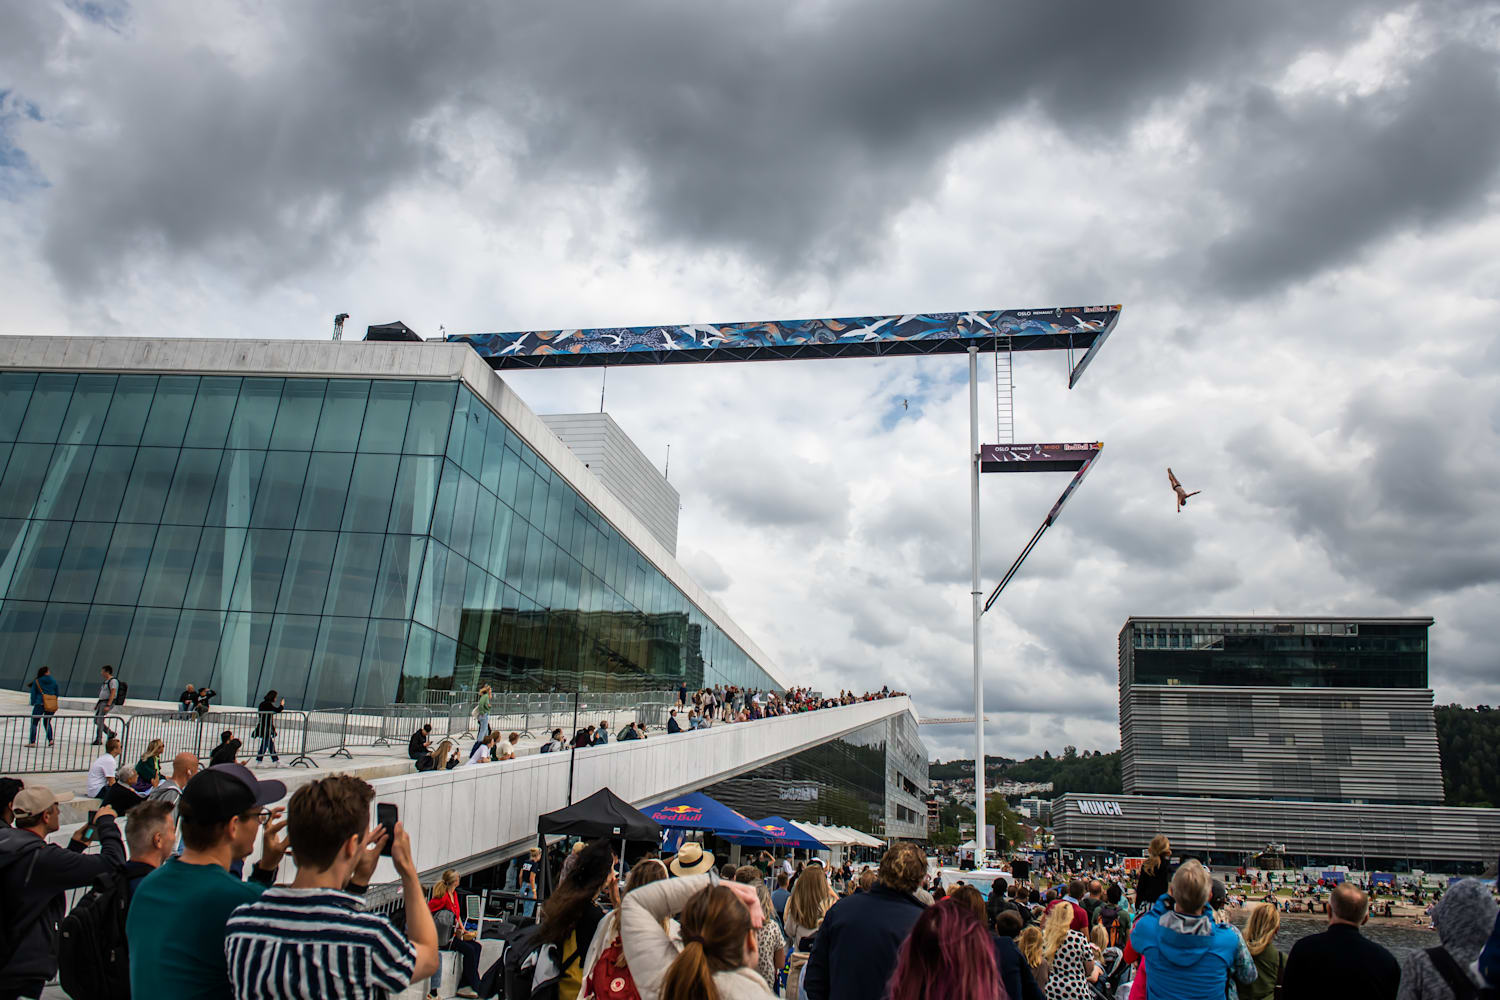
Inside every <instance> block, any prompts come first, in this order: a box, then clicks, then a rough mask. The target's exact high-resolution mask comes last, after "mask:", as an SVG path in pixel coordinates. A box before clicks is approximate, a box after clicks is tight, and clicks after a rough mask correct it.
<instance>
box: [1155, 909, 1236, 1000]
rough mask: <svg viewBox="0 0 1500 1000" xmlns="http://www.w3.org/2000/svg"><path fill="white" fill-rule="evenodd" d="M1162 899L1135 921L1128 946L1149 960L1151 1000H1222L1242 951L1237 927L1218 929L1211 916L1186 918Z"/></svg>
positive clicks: (1205, 912)
mask: <svg viewBox="0 0 1500 1000" xmlns="http://www.w3.org/2000/svg"><path fill="white" fill-rule="evenodd" d="M1168 898H1169V897H1166V896H1163V897H1161V898H1160V899H1158V900H1157V901H1156V903H1155V904H1154V905H1153V906H1152V907H1151V911H1150V912H1149V913H1145V914H1143V915H1142V916H1141V918H1140V919H1139V920H1137V921H1136V923H1135V927H1134V928H1132V929H1131V932H1130V943H1131V945H1132V946H1133V947H1134V948H1135V950H1136V951H1138V952H1140V953H1141V955H1142V956H1144V957H1145V959H1146V988H1147V989H1148V990H1149V991H1150V998H1151V1000H1224V991H1225V985H1226V984H1227V983H1228V981H1229V975H1230V971H1231V970H1232V969H1233V968H1234V964H1235V958H1236V957H1237V956H1238V954H1239V950H1240V935H1239V932H1238V931H1236V930H1235V929H1234V928H1233V927H1221V926H1219V925H1218V924H1216V923H1214V916H1213V910H1211V909H1209V908H1207V907H1204V909H1203V913H1202V914H1201V915H1198V916H1184V915H1183V914H1180V913H1178V912H1177V911H1175V910H1173V909H1171V906H1170V904H1169V902H1168Z"/></svg>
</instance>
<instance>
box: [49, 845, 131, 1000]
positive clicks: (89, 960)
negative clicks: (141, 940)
mask: <svg viewBox="0 0 1500 1000" xmlns="http://www.w3.org/2000/svg"><path fill="white" fill-rule="evenodd" d="M129 911H130V880H129V879H128V878H126V876H125V873H124V872H123V871H112V872H106V873H105V874H104V875H102V876H100V877H99V880H98V881H97V882H95V883H94V888H93V889H91V890H90V891H89V892H88V894H87V895H85V896H84V897H83V898H82V899H80V900H79V901H78V902H77V903H74V904H73V908H72V909H71V910H69V911H68V915H67V916H65V917H63V919H62V924H61V929H60V931H59V933H58V936H57V967H58V971H59V972H60V973H61V975H62V988H63V989H64V990H66V991H67V993H68V996H70V997H73V998H74V1000H115V998H117V997H118V998H120V1000H128V998H129V997H130V951H129V948H128V947H127V946H126V941H125V915H126V914H127V913H128V912H129Z"/></svg>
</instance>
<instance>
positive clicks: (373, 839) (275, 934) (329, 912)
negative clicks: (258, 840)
mask: <svg viewBox="0 0 1500 1000" xmlns="http://www.w3.org/2000/svg"><path fill="white" fill-rule="evenodd" d="M374 797H375V789H373V788H371V787H370V785H369V784H368V783H366V782H364V781H362V780H360V779H359V778H356V777H354V776H352V775H347V774H335V775H330V776H329V777H326V778H322V779H320V780H318V781H314V782H311V783H310V784H306V785H303V786H302V787H301V788H299V789H297V791H296V792H295V793H294V794H293V795H292V799H291V802H290V803H289V804H288V806H287V824H286V831H287V838H288V840H289V841H290V842H291V846H292V854H293V857H294V858H295V859H296V862H297V876H296V878H295V879H293V880H292V883H291V884H290V885H286V886H275V887H273V888H270V889H267V890H266V891H265V892H264V893H262V894H261V896H260V898H259V899H258V900H256V901H254V902H252V903H246V904H244V905H243V906H240V907H238V908H237V909H236V910H235V911H234V913H233V914H232V915H231V916H230V918H229V923H228V925H227V926H226V928H225V930H226V935H225V939H224V957H225V959H226V960H227V961H228V964H229V982H230V985H231V986H232V987H233V989H234V995H235V997H236V998H237V1000H292V998H300V997H334V996H337V997H348V998H351V1000H365V998H371V1000H375V998H383V997H387V996H389V995H391V994H395V993H400V992H401V991H402V990H404V989H406V987H407V986H409V985H410V984H411V983H413V982H415V981H418V980H425V979H427V978H428V977H429V976H431V975H432V974H433V973H434V972H435V971H437V967H438V960H439V959H438V940H437V927H436V925H435V924H434V923H433V920H432V914H431V912H429V911H428V909H427V902H426V899H425V898H424V896H423V892H422V884H421V882H420V881H418V879H417V868H416V865H415V864H414V863H413V861H412V854H411V839H410V838H409V837H408V836H407V834H406V831H405V830H404V829H403V828H402V826H401V824H400V823H397V824H396V828H395V835H394V840H393V843H392V846H391V861H392V862H394V864H395V866H396V872H397V874H399V875H400V876H401V889H402V894H403V896H404V901H405V905H406V934H405V935H403V934H401V932H399V931H398V930H396V928H395V927H394V926H392V924H391V922H390V920H388V919H387V918H386V917H385V916H384V915H383V914H379V913H372V912H369V911H367V910H365V909H364V907H363V904H362V901H361V899H360V897H361V895H362V894H363V892H364V889H365V887H366V886H368V885H369V882H370V876H371V875H372V874H374V871H375V865H376V863H377V862H378V861H379V859H380V851H381V849H382V848H383V847H384V846H385V842H386V838H387V834H386V832H385V829H384V828H383V827H381V826H379V825H376V826H374V827H371V828H369V829H366V826H367V824H368V823H369V820H370V800H371V799H373V798H374Z"/></svg>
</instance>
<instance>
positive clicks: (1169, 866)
mask: <svg viewBox="0 0 1500 1000" xmlns="http://www.w3.org/2000/svg"><path fill="white" fill-rule="evenodd" d="M1176 870H1177V868H1176V866H1175V865H1174V864H1173V863H1172V859H1170V858H1168V859H1167V860H1165V861H1163V862H1162V863H1161V864H1159V865H1157V866H1156V871H1154V872H1152V873H1150V874H1149V875H1148V874H1147V873H1146V869H1145V868H1142V869H1141V870H1140V871H1139V872H1138V873H1137V874H1136V878H1135V912H1137V913H1145V912H1146V911H1147V910H1149V909H1151V904H1152V903H1154V902H1156V901H1157V899H1159V898H1160V897H1162V896H1165V895H1166V894H1167V886H1168V885H1169V884H1170V883H1171V881H1172V875H1173V873H1174V872H1176Z"/></svg>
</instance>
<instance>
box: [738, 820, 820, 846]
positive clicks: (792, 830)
mask: <svg viewBox="0 0 1500 1000" xmlns="http://www.w3.org/2000/svg"><path fill="white" fill-rule="evenodd" d="M758 822H759V823H760V827H761V829H763V830H764V831H765V834H766V836H767V838H768V839H765V840H756V839H754V838H752V837H744V838H740V837H736V838H734V839H735V840H736V841H738V842H739V843H741V844H755V845H762V844H764V845H769V846H772V847H791V848H796V849H798V850H804V851H826V850H828V845H827V844H825V843H823V842H822V841H821V840H818V839H816V838H814V837H812V836H810V835H809V834H808V833H807V831H805V830H803V829H802V828H801V827H800V826H798V825H797V824H795V823H793V822H792V821H791V820H787V819H783V818H782V817H780V816H767V817H766V818H765V819H763V820H759V821H758Z"/></svg>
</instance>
